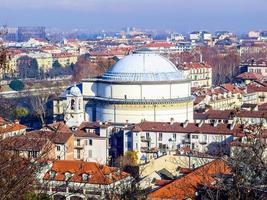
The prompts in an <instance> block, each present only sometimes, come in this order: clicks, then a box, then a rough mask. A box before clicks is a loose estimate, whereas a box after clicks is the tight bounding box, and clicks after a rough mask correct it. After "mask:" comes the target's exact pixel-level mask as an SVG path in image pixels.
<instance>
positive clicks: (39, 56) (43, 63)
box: [24, 52, 53, 72]
mask: <svg viewBox="0 0 267 200" xmlns="http://www.w3.org/2000/svg"><path fill="white" fill-rule="evenodd" d="M24 56H28V57H30V58H33V59H36V62H37V64H38V69H39V70H43V71H44V72H47V71H48V70H49V69H51V68H52V64H53V59H52V54H50V53H44V52H30V53H27V54H26V53H25V54H24Z"/></svg>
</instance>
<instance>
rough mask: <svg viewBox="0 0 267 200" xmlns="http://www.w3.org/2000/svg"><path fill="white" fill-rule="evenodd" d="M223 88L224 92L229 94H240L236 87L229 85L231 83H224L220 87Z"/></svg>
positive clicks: (240, 91)
mask: <svg viewBox="0 0 267 200" xmlns="http://www.w3.org/2000/svg"><path fill="white" fill-rule="evenodd" d="M222 87H223V88H225V89H226V90H228V91H229V92H231V93H233V94H235V93H242V90H241V89H239V88H238V87H236V86H235V85H233V84H231V83H225V84H223V85H222Z"/></svg>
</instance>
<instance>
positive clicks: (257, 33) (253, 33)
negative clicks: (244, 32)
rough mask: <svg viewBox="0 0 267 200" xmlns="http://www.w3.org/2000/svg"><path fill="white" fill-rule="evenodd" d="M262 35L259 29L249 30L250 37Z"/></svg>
mask: <svg viewBox="0 0 267 200" xmlns="http://www.w3.org/2000/svg"><path fill="white" fill-rule="evenodd" d="M259 36H260V32H259V31H249V32H248V37H249V38H258V37H259Z"/></svg>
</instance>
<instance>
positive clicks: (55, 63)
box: [53, 60, 62, 68]
mask: <svg viewBox="0 0 267 200" xmlns="http://www.w3.org/2000/svg"><path fill="white" fill-rule="evenodd" d="M61 67H62V66H61V64H60V63H59V62H58V60H55V61H54V62H53V68H61Z"/></svg>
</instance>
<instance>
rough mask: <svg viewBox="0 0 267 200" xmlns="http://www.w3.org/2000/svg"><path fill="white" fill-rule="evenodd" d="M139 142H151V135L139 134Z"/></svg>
mask: <svg viewBox="0 0 267 200" xmlns="http://www.w3.org/2000/svg"><path fill="white" fill-rule="evenodd" d="M141 142H151V137H147V138H146V137H144V136H141Z"/></svg>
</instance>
